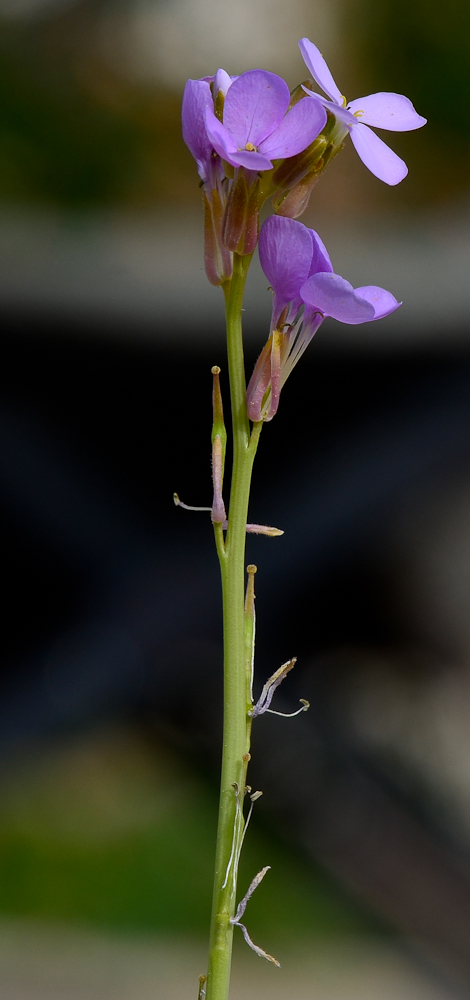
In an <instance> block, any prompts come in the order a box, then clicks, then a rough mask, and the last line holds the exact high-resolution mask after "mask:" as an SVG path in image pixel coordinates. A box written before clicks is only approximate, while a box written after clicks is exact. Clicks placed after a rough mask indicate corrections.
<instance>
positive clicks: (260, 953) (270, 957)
mask: <svg viewBox="0 0 470 1000" xmlns="http://www.w3.org/2000/svg"><path fill="white" fill-rule="evenodd" d="M270 868H271V865H266V868H262V869H261V871H260V872H258V874H257V875H255V877H254V879H253V881H252V882H251V883H250V885H249V887H248V892H246V893H245V895H244V897H243V899H242V900H241V901H240V902H239V904H238V907H237V912H236V914H235V916H234V917H230V923H231V924H233V926H234V927H240V930H241V931H242V934H243V937H244V938H245V941H246V943H247V945H249V947H250V948H251V949H252V951H254V952H255V954H256V955H258V956H259V958H265V959H266V960H267V961H268V962H272V963H273V965H277V967H278V968H280V967H281V963H280V962H278V960H277V958H274V956H273V955H269V954H268V952H267V951H264V949H263V948H260V947H259V946H258V945H257V944H255V943H254V942H253V941H252V940H251V937H250V935H249V934H248V931H247V929H246V927H245V924H242V923H240V918H241V917H242V916H243V914H244V912H245V910H246V906H247V903H248V900H249V899H250V897H251V896H252V895H253V893H254V891H255V889H257V888H258V886H259V884H260V882H262V881H263V879H264V876H265V875H266V872H268V871H269V870H270Z"/></svg>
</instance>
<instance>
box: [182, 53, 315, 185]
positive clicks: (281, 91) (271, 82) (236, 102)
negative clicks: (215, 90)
mask: <svg viewBox="0 0 470 1000" xmlns="http://www.w3.org/2000/svg"><path fill="white" fill-rule="evenodd" d="M219 73H220V70H219ZM289 103H290V94H289V88H288V86H287V84H286V83H285V82H284V80H282V79H281V77H280V76H276V74H275V73H267V72H266V71H265V70H262V69H252V70H249V71H248V72H247V73H242V75H241V76H239V77H237V78H236V79H235V80H233V82H231V84H230V86H229V87H228V89H227V91H226V94H225V101H224V105H223V120H222V121H220V120H219V118H217V117H216V115H215V113H214V109H213V105H212V103H211V104H209V103H208V104H207V105H206V107H205V113H204V121H205V131H206V134H207V138H208V140H209V143H210V145H211V147H212V148H213V149H215V150H216V152H217V153H218V154H219V156H220V157H222V159H223V160H226V161H228V163H230V164H231V165H232V166H233V167H245V168H246V169H247V170H254V171H260V170H271V169H272V166H273V164H272V160H280V159H285V158H286V157H290V156H295V155H296V153H301V152H302V151H303V150H304V149H306V148H307V146H309V145H310V143H312V142H313V140H314V139H316V137H317V135H319V133H320V132H321V130H322V128H323V126H324V125H325V123H326V113H325V110H324V108H323V107H320V106H319V104H318V102H317V104H316V106H315V108H314V109H312V107H311V105H312V102H311V101H308V100H300V101H298V102H297V104H295V105H294V107H292V108H291V109H290V111H289V110H288V108H289ZM191 131H192V129H191ZM186 141H187V140H186ZM193 143H194V147H195V148H196V142H195V141H194V140H193ZM188 145H189V143H188ZM190 148H191V147H190ZM191 151H193V150H191ZM193 155H195V154H194V153H193ZM196 159H197V157H196Z"/></svg>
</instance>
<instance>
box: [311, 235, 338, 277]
mask: <svg viewBox="0 0 470 1000" xmlns="http://www.w3.org/2000/svg"><path fill="white" fill-rule="evenodd" d="M309 233H310V235H311V237H312V240H313V257H312V263H311V265H310V270H309V272H308V276H309V277H310V275H312V274H318V272H319V271H329V272H330V273H331V272H332V271H333V264H332V263H331V260H330V255H329V253H328V250H327V249H326V246H325V244H324V243H323V240H321V239H320V237H319V235H318V233H316V232H315V230H314V229H309Z"/></svg>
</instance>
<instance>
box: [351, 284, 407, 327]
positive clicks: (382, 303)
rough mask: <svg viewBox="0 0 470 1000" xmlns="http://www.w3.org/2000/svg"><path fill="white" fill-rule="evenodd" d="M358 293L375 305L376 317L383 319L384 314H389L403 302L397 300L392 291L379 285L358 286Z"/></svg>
mask: <svg viewBox="0 0 470 1000" xmlns="http://www.w3.org/2000/svg"><path fill="white" fill-rule="evenodd" d="M356 293H357V295H360V296H361V299H366V301H367V302H370V304H371V306H373V307H374V310H375V316H374V319H383V317H384V316H389V315H390V313H392V312H395V309H399V307H400V306H401V304H402V303H401V302H397V300H396V298H395V296H394V295H392V293H391V292H387V291H386V289H385V288H380V287H379V286H378V285H362V287H361V288H356Z"/></svg>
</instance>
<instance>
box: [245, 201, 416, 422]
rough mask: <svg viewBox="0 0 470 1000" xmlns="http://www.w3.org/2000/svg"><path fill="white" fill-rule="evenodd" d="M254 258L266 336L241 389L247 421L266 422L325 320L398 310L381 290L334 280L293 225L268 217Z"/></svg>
mask: <svg viewBox="0 0 470 1000" xmlns="http://www.w3.org/2000/svg"><path fill="white" fill-rule="evenodd" d="M259 255H260V261H261V266H262V268H263V271H264V273H265V275H266V277H267V278H268V280H269V282H270V284H271V286H272V289H273V293H274V299H273V310H272V318H271V335H270V337H269V340H268V341H267V343H266V344H265V346H264V348H263V350H262V352H261V354H260V356H259V358H258V361H257V362H256V365H255V368H254V371H253V375H252V377H251V379H250V382H249V385H248V389H247V410H248V416H249V418H250V420H253V421H258V420H272V418H273V416H274V415H275V413H276V412H277V408H278V406H279V396H280V393H281V389H282V387H283V385H284V383H285V381H286V379H287V378H288V376H289V375H290V373H291V371H292V369H293V368H294V366H295V365H296V364H297V362H298V360H299V358H300V357H301V356H302V354H303V353H304V351H305V350H306V348H307V346H308V344H309V343H310V341H311V339H312V337H313V336H314V334H315V333H316V331H317V330H318V328H319V326H321V324H322V323H323V320H324V319H325V318H326V317H327V316H331V317H333V319H337V320H339V321H340V322H341V323H349V324H358V323H368V322H370V321H371V320H374V319H382V317H384V316H388V315H389V314H390V313H392V312H394V311H395V309H398V307H399V305H401V303H399V302H397V300H396V298H395V297H394V296H393V295H392V294H391V292H387V291H386V290H385V289H384V288H379V287H378V286H376V285H364V286H362V287H361V288H353V287H352V285H351V284H350V283H349V281H346V280H345V279H344V278H341V277H340V275H339V274H335V273H334V272H333V266H332V264H331V261H330V258H329V256H328V252H327V250H326V248H325V246H324V244H323V243H322V241H321V239H320V237H319V236H318V235H317V233H315V232H314V230H313V229H307V228H306V226H303V225H302V223H301V222H295V221H294V220H293V219H288V218H283V217H282V216H277V215H272V216H271V217H270V218H269V219H267V220H266V222H265V223H264V225H263V226H262V229H261V232H260V239H259Z"/></svg>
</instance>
